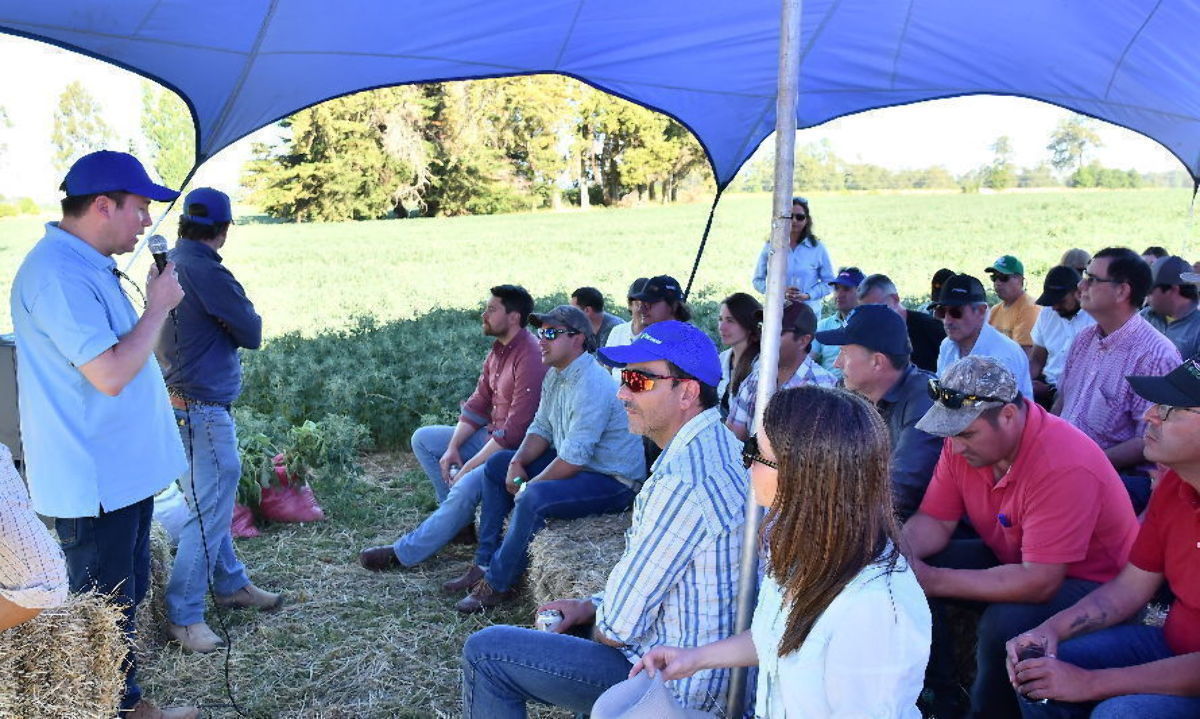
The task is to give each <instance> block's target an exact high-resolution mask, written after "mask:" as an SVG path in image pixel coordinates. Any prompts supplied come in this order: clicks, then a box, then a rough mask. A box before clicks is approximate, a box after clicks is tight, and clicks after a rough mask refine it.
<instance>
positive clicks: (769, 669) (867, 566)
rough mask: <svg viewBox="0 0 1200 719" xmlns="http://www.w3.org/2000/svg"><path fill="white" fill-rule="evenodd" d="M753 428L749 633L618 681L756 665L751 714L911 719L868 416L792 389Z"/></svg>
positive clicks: (924, 626) (923, 646)
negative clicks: (759, 545) (755, 541)
mask: <svg viewBox="0 0 1200 719" xmlns="http://www.w3.org/2000/svg"><path fill="white" fill-rule="evenodd" d="M889 311H890V310H889ZM830 427H837V428H838V431H837V432H832V433H831V432H830V431H829V428H830ZM763 428H764V430H765V431H764V432H761V433H759V435H758V436H757V438H756V440H757V441H756V440H755V439H752V440H750V441H749V442H748V443H747V449H746V461H747V462H748V463H750V477H751V481H752V482H753V483H754V499H755V501H756V502H758V503H759V504H761V505H762V506H764V507H766V508H767V514H766V517H765V518H764V520H763V521H764V526H766V527H768V531H767V532H765V533H764V537H765V542H766V544H767V549H766V551H765V569H766V573H765V576H764V577H763V579H762V587H761V588H760V590H759V594H758V606H757V608H756V609H755V611H754V620H753V623H752V624H751V628H750V630H749V631H746V632H743V633H741V634H738V635H735V636H733V637H730V638H728V639H724V640H722V641H719V642H715V643H713V644H707V645H704V646H700V647H692V648H681V647H669V646H660V647H655V648H654V649H652V650H650V652H649V653H647V654H646V656H644V657H642V660H641V661H640V662H639V663H638V664H637V665H635V666H634V667H633V671H632V672H630V674H631V675H632V674H636V673H637V672H639V671H641V670H642V669H646V670H647V671H649V672H650V673H651V674H656V673H658V672H661V673H662V676H663V678H665V679H677V678H679V677H687V676H691V675H692V674H694V673H695V672H698V671H702V670H708V669H712V668H714V667H734V666H754V665H757V666H758V668H759V671H758V690H757V692H756V702H757V705H756V716H762V717H851V716H853V717H896V718H905V719H909V718H911V719H919V717H920V716H921V713H920V712H919V711H918V710H917V707H916V700H917V695H918V694H920V692H921V678H922V674H923V673H924V670H925V664H926V662H927V661H928V659H929V642H930V617H929V608H928V606H927V605H926V602H925V597H924V595H922V593H921V588H920V586H919V585H918V584H917V581H916V578H915V577H914V576H913V572H912V571H911V570H910V569H909V567H908V565H907V562H906V561H905V559H904V557H903V556H901V554H900V552H899V550H898V549H897V546H896V542H897V535H898V531H897V527H896V520H895V518H894V516H893V514H892V503H891V498H890V496H889V495H890V492H889V489H888V475H887V466H888V441H887V432H886V430H885V429H884V427H883V423H882V422H880V420H879V415H877V414H876V413H875V412H874V411H873V410H872V408H871V406H870V405H869V404H868V403H867V402H865V401H863V399H862V398H861V397H858V396H856V395H854V394H851V393H849V392H845V391H843V390H838V389H826V388H822V387H800V388H796V389H788V390H783V391H782V392H779V393H778V394H776V395H775V396H774V397H772V398H771V401H770V403H768V404H767V409H766V412H765V413H764V414H763Z"/></svg>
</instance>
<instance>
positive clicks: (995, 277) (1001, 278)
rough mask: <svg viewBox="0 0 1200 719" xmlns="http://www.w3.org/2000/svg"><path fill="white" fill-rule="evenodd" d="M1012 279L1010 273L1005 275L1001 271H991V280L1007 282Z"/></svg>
mask: <svg viewBox="0 0 1200 719" xmlns="http://www.w3.org/2000/svg"><path fill="white" fill-rule="evenodd" d="M1010 279H1012V275H1006V274H1004V273H1003V272H993V273H992V282H1008V281H1009V280H1010Z"/></svg>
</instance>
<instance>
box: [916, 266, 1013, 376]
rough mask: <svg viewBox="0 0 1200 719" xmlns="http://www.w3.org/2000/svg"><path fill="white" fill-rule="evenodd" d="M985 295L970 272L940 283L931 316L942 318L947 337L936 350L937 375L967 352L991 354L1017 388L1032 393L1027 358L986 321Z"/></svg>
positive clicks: (986, 355) (983, 354)
mask: <svg viewBox="0 0 1200 719" xmlns="http://www.w3.org/2000/svg"><path fill="white" fill-rule="evenodd" d="M987 313H988V306H987V294H986V293H985V292H984V291H983V283H981V282H980V281H979V280H978V279H976V278H975V277H972V276H971V275H954V276H953V277H950V278H949V279H947V280H946V282H945V284H943V285H942V296H941V297H940V298H938V303H937V306H936V307H935V308H934V311H933V315H934V317H937V318H938V319H939V320H941V321H942V326H943V327H944V328H945V329H946V339H944V340H942V346H941V349H940V350H939V351H938V363H937V368H938V371H937V373H938V375H939V376H941V375H942V374H943V373H944V372H945V371H946V368H948V367H949V366H950V365H952V364H954V363H955V362H957V361H958V360H959V359H961V358H963V357H966V356H967V355H981V356H984V357H993V358H995V359H996V361H998V362H999V363H1000V364H1002V365H1004V366H1005V367H1007V368H1008V371H1009V372H1011V373H1012V375H1013V376H1014V377H1016V378H1017V389H1019V390H1020V391H1021V394H1022V395H1024V396H1026V397H1032V396H1033V380H1032V378H1031V377H1030V376H1029V357H1028V356H1026V354H1025V350H1023V349H1021V346H1020V345H1018V344H1017V343H1016V342H1013V341H1012V340H1011V339H1009V338H1008V337H1005V336H1004V335H1002V334H1000V332H999V331H997V330H996V328H994V327H992V326H991V325H989V324H988V323H987Z"/></svg>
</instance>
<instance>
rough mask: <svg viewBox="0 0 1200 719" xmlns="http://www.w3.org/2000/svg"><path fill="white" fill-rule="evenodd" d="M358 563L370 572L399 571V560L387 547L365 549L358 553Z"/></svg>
mask: <svg viewBox="0 0 1200 719" xmlns="http://www.w3.org/2000/svg"><path fill="white" fill-rule="evenodd" d="M358 563H359V564H361V565H363V567H364V568H365V569H370V570H371V571H372V572H386V571H388V570H389V569H399V568H400V567H401V566H403V565H401V564H400V560H399V559H397V558H396V552H395V551H394V550H393V549H392V548H391V547H390V546H389V547H367V548H366V549H364V550H362V551H361V552H359V553H358Z"/></svg>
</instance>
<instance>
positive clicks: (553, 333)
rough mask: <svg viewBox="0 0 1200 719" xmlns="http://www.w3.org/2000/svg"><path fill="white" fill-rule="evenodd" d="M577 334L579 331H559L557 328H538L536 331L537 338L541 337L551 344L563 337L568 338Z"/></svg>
mask: <svg viewBox="0 0 1200 719" xmlns="http://www.w3.org/2000/svg"><path fill="white" fill-rule="evenodd" d="M577 334H579V330H560V329H558V328H557V327H540V328H538V331H537V336H538V337H541V338H542V339H544V340H546V341H547V342H553V341H554V340H556V339H558V338H559V337H562V336H563V335H568V336H570V335H577Z"/></svg>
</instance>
